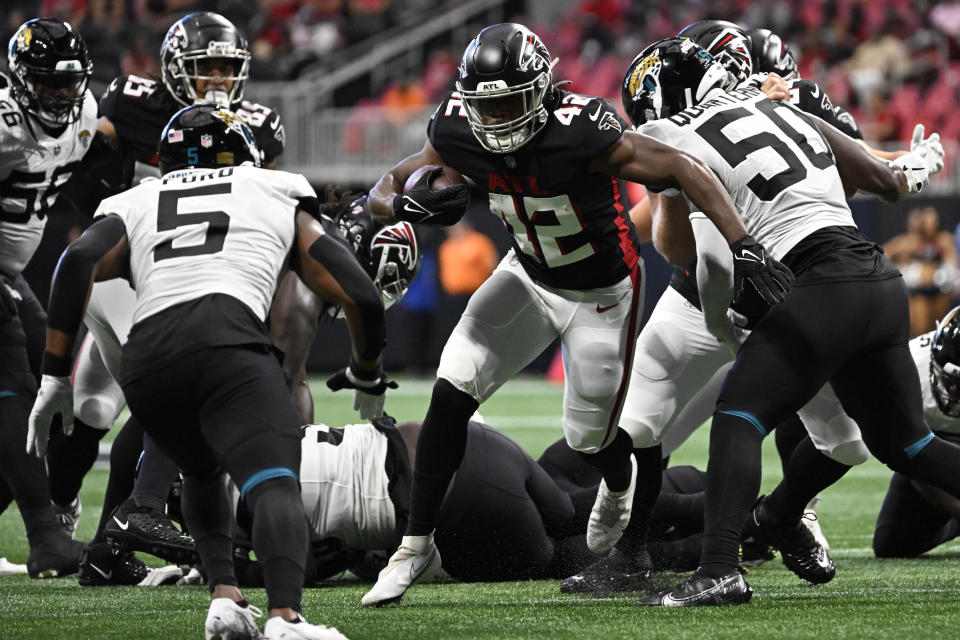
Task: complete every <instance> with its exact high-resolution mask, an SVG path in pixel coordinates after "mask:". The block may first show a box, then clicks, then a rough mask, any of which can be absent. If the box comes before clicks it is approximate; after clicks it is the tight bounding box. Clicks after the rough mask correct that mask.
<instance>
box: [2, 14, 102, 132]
mask: <svg viewBox="0 0 960 640" xmlns="http://www.w3.org/2000/svg"><path fill="white" fill-rule="evenodd" d="M7 64H8V66H9V68H10V91H11V93H12V95H13V98H14V100H16V101H17V103H18V104H19V105H20V106H21V107H22V108H23V110H24V111H26V112H27V113H29V114H30V115H31V116H33V117H34V118H36V119H37V120H38V121H39V122H40V123H41V124H44V125H47V126H51V127H59V126H62V125H66V124H71V123H73V122H76V121H77V119H78V118H79V117H80V110H81V109H82V108H83V101H84V99H85V97H86V93H87V83H88V82H89V80H90V74H91V73H92V72H93V63H92V62H91V61H90V56H89V54H88V53H87V46H86V44H84V42H83V38H81V37H80V34H79V33H77V32H76V31H75V30H74V28H73V27H71V26H70V25H69V24H68V23H66V22H62V21H60V20H54V19H53V18H36V19H34V20H30V21H28V22H25V23H24V24H23V25H21V26H20V28H19V29H18V30H17V32H16V33H15V34H13V37H12V38H10V43H9V45H8V46H7Z"/></svg>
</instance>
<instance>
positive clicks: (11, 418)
mask: <svg viewBox="0 0 960 640" xmlns="http://www.w3.org/2000/svg"><path fill="white" fill-rule="evenodd" d="M32 406H33V398H30V397H27V396H19V395H17V396H4V397H0V476H2V478H3V481H4V482H5V483H6V485H7V487H8V489H9V492H10V495H11V496H12V497H13V499H14V500H15V501H16V503H17V507H19V509H20V516H21V517H22V518H23V523H24V525H25V527H26V530H27V540H28V541H29V542H30V547H31V548H32V547H34V546H36V545H37V544H38V543H40V542H44V541H46V540H49V539H59V538H68V537H69V536H67V535H66V533H64V532H63V530H61V529H60V527H59V526H58V525H57V520H56V517H55V516H54V514H53V507H52V506H51V505H50V485H49V482H48V480H47V472H46V469H45V468H44V464H43V461H42V460H40V459H39V458H37V457H36V456H32V455H28V454H27V452H26V442H27V418H28V417H29V415H30V409H31V407H32Z"/></svg>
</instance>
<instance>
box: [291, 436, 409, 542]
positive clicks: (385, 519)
mask: <svg viewBox="0 0 960 640" xmlns="http://www.w3.org/2000/svg"><path fill="white" fill-rule="evenodd" d="M301 443H302V444H301V446H302V450H301V459H300V494H301V497H302V498H303V509H304V511H305V512H306V514H307V519H308V520H309V521H310V530H311V535H312V536H313V537H314V538H315V539H323V538H331V537H332V538H337V539H338V540H340V541H341V542H342V543H343V544H344V545H346V546H348V547H351V548H353V549H386V548H388V547H389V546H390V544H391V543H392V541H393V536H394V534H395V529H396V526H397V522H396V511H395V508H394V506H393V501H392V500H391V499H390V494H389V492H388V485H389V482H390V481H389V478H388V477H387V472H386V468H385V465H386V459H387V437H386V436H385V435H383V434H382V433H380V432H379V431H377V428H376V427H374V426H373V425H372V424H351V425H347V426H346V427H344V428H343V429H334V430H331V429H330V427H328V426H326V425H324V424H314V425H310V426H308V427H307V428H306V433H305V434H304V436H303V438H302V439H301Z"/></svg>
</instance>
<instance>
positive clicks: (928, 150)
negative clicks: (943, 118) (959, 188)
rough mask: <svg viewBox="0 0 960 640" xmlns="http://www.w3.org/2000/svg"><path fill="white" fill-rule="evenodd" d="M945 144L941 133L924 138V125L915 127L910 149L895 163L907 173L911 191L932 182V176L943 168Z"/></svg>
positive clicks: (920, 188) (919, 189)
mask: <svg viewBox="0 0 960 640" xmlns="http://www.w3.org/2000/svg"><path fill="white" fill-rule="evenodd" d="M943 157H944V151H943V145H942V144H940V134H938V133H934V134H933V135H931V136H930V137H929V138H927V139H926V140H924V138H923V125H922V124H918V125H917V126H916V127H914V129H913V139H912V140H911V141H910V151H909V153H906V154H904V155H902V156H900V157H899V158H897V159H896V160H894V161H893V164H894V165H895V166H897V167H900V168H901V169H902V170H903V172H904V173H905V174H907V183H908V185H909V188H910V193H916V192H918V191H921V190H923V188H924V187H926V186H927V184H928V183H929V182H930V176H932V175H935V174H937V173H939V172H940V171H941V170H942V169H943Z"/></svg>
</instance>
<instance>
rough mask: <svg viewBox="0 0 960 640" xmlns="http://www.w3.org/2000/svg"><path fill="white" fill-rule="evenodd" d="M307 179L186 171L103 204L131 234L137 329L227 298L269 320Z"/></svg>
mask: <svg viewBox="0 0 960 640" xmlns="http://www.w3.org/2000/svg"><path fill="white" fill-rule="evenodd" d="M304 197H312V198H315V197H316V193H315V192H314V190H313V188H312V187H311V186H310V184H309V183H308V182H307V180H306V178H304V177H303V176H301V175H299V174H293V173H287V172H284V171H270V170H267V169H258V168H256V167H254V166H252V165H248V166H239V167H223V168H219V169H185V170H183V171H174V172H171V173H168V174H167V175H165V176H164V177H163V178H161V179H159V180H147V181H144V182H142V183H141V184H139V185H138V186H136V187H134V188H133V189H130V190H128V191H125V192H123V193H121V194H119V195H116V196H112V197H110V198H107V199H106V200H104V201H103V202H101V203H100V207H99V208H98V209H97V215H109V214H116V215H118V216H119V217H120V218H121V219H122V220H123V222H124V224H125V225H126V227H127V237H128V238H129V241H130V272H131V283H132V284H133V288H134V289H136V290H137V308H136V310H135V311H134V315H133V323H134V324H136V323H137V322H139V321H141V320H143V319H144V318H147V317H149V316H151V315H153V314H155V313H157V312H159V311H162V310H164V309H166V308H168V307H172V306H173V305H176V304H180V303H183V302H187V301H190V300H196V299H197V298H200V297H202V296H205V295H210V294H215V293H223V294H227V295H231V296H233V297H234V298H237V299H238V300H240V301H241V302H243V303H244V304H246V305H247V306H248V307H250V309H251V310H252V311H253V312H254V313H255V314H256V316H257V317H258V318H260V320H265V319H266V317H267V310H268V309H269V308H270V301H271V300H272V298H273V293H274V290H275V289H276V286H277V278H278V276H279V274H280V273H281V270H282V269H283V267H284V265H285V264H286V259H287V256H288V254H289V253H290V248H291V246H292V244H293V239H294V234H295V213H296V211H297V201H298V199H299V198H304Z"/></svg>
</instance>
